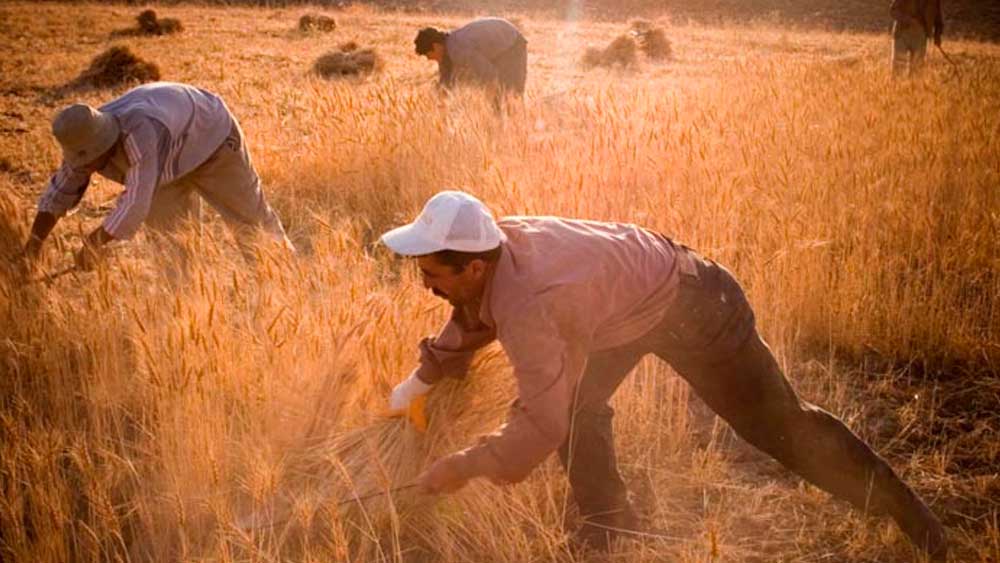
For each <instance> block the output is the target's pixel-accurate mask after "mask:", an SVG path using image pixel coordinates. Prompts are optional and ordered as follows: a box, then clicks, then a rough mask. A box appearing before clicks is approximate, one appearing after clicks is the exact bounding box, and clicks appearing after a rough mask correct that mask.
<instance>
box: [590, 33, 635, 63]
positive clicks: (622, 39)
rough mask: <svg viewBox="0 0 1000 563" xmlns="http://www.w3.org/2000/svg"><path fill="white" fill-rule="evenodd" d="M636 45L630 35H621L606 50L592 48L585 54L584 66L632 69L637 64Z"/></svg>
mask: <svg viewBox="0 0 1000 563" xmlns="http://www.w3.org/2000/svg"><path fill="white" fill-rule="evenodd" d="M636 49H637V46H636V43H635V39H633V38H632V37H631V36H629V35H620V36H618V37H617V38H615V40H614V41H612V42H611V43H610V44H609V45H608V46H607V47H605V48H604V49H597V48H595V47H590V48H588V49H587V50H586V52H584V54H583V65H584V66H585V67H588V68H592V67H596V66H606V67H610V66H615V65H620V66H621V67H623V68H625V67H631V66H633V65H635V63H636V60H637V58H636Z"/></svg>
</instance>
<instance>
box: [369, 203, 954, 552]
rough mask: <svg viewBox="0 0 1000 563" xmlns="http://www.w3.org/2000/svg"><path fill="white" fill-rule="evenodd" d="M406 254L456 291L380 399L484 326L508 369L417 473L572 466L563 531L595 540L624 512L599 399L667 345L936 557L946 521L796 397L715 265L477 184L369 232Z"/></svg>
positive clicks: (426, 373) (751, 437)
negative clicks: (490, 424)
mask: <svg viewBox="0 0 1000 563" xmlns="http://www.w3.org/2000/svg"><path fill="white" fill-rule="evenodd" d="M382 242H383V243H384V244H385V245H386V246H388V247H389V248H390V249H392V250H393V251H394V252H396V253H397V254H400V255H403V256H412V257H416V261H417V265H418V266H419V267H420V271H421V274H422V276H423V283H424V286H425V287H427V288H428V289H430V290H431V291H433V292H434V294H435V295H437V296H439V297H442V298H444V299H447V300H448V301H449V303H450V304H451V305H452V306H453V312H452V316H451V319H450V320H449V321H448V323H447V324H445V326H444V327H443V329H442V330H441V332H440V333H439V334H438V336H436V337H428V338H425V339H423V340H422V341H421V342H420V363H419V365H418V367H417V368H416V369H415V370H414V371H413V373H412V374H411V375H410V376H409V377H408V378H407V379H406V380H404V381H403V382H402V383H400V384H399V385H397V386H396V387H395V388H394V389H393V392H392V394H391V396H390V398H389V407H390V409H391V410H393V411H405V409H407V408H408V407H409V405H410V403H411V402H412V401H413V399H415V398H416V397H418V396H420V395H422V394H425V393H427V392H428V391H429V389H430V388H431V386H432V385H433V384H434V383H435V382H437V381H439V380H440V379H441V378H443V377H462V376H464V374H465V371H466V370H467V368H468V366H469V365H470V362H471V360H472V356H473V354H474V353H475V352H476V350H478V349H480V348H482V347H483V346H485V345H486V344H488V343H490V342H492V341H493V340H498V341H499V342H500V344H501V345H502V346H503V349H504V352H505V353H506V354H507V356H508V357H509V359H510V362H511V365H512V366H513V369H514V376H515V378H516V379H517V386H518V400H517V402H516V403H515V405H514V407H513V408H512V410H511V413H510V416H509V418H508V420H507V422H506V423H505V424H504V425H503V426H502V427H500V428H499V429H498V430H497V431H496V432H495V433H494V434H491V435H489V436H486V437H484V438H482V439H480V440H479V442H478V443H477V444H476V445H475V446H472V447H470V448H468V449H465V450H463V451H460V452H458V453H455V454H452V455H450V456H447V457H444V458H442V459H440V460H438V461H436V462H435V463H434V464H433V465H432V466H431V467H430V468H429V469H427V470H426V471H425V472H424V473H423V474H422V475H421V476H420V477H418V480H417V483H418V484H419V485H420V487H421V488H422V489H423V490H424V491H426V492H429V493H446V492H450V491H454V490H457V489H459V488H460V487H462V486H463V485H464V484H465V483H466V481H468V480H469V479H471V478H474V477H487V478H489V479H491V480H492V481H494V482H497V483H516V482H518V481H521V480H522V479H524V478H525V477H526V476H527V475H528V474H529V473H530V472H531V470H532V469H533V468H534V467H535V466H537V465H538V464H540V463H541V462H542V461H544V460H545V459H546V458H547V457H548V456H549V455H550V454H552V453H553V452H556V451H558V454H559V460H560V462H561V463H562V465H563V467H564V468H565V470H566V472H567V474H568V475H569V481H570V485H571V486H572V489H573V497H574V499H575V501H576V503H577V505H578V506H579V508H580V514H581V516H582V517H583V520H584V524H583V526H581V528H580V530H579V531H578V532H577V534H576V536H575V539H574V544H575V545H577V546H584V547H586V548H593V549H598V550H606V549H608V547H609V543H610V542H611V540H612V539H613V537H614V535H615V534H616V533H618V532H617V530H622V529H628V528H630V527H633V526H634V525H635V516H634V514H633V512H632V508H631V506H630V505H629V501H628V498H627V495H626V487H625V483H624V481H623V480H622V476H621V474H620V473H619V471H618V465H617V462H616V459H615V448H614V440H613V437H612V432H611V430H612V426H611V418H612V415H613V411H612V409H611V407H610V406H609V405H608V400H609V399H610V398H611V396H612V394H614V392H615V390H616V389H617V388H618V386H619V385H620V384H621V382H622V380H623V379H624V378H625V376H627V375H628V374H629V373H630V372H631V371H632V368H634V367H635V366H636V364H637V363H638V362H639V360H640V359H641V358H642V357H643V356H645V355H646V354H656V355H657V356H658V357H659V358H661V359H662V360H664V361H666V362H668V363H669V364H670V365H671V366H672V367H673V368H674V369H675V370H676V371H677V373H678V374H680V376H681V377H683V378H684V379H685V380H687V382H688V383H689V384H690V385H691V386H692V387H693V389H694V390H695V392H696V393H697V394H698V396H699V397H701V398H702V399H703V400H704V401H705V403H707V404H708V405H709V406H710V407H711V408H712V409H713V410H715V412H716V413H718V414H719V415H720V416H722V417H723V418H724V419H726V421H727V422H729V424H730V425H731V426H732V427H733V429H734V430H735V431H736V433H737V434H739V435H740V436H741V437H742V438H744V439H745V440H747V441H748V442H750V443H751V444H753V445H754V446H756V447H757V448H759V449H761V450H762V451H764V452H766V453H768V454H769V455H771V456H772V457H774V458H775V459H777V460H778V461H779V462H781V463H782V464H783V465H784V466H785V467H787V468H788V469H791V470H792V471H794V472H796V473H798V474H799V475H801V476H802V477H804V478H805V479H807V480H808V481H809V482H811V483H813V484H815V485H816V486H818V487H820V488H822V489H824V490H826V491H828V492H830V493H832V494H833V495H835V496H837V497H839V498H842V499H845V500H847V501H849V502H850V503H852V504H853V505H854V506H856V507H857V508H859V509H861V510H865V511H873V512H876V513H877V512H883V513H888V514H889V515H891V516H892V517H893V518H894V519H895V520H896V522H897V523H898V524H899V526H900V528H901V529H902V530H903V532H905V533H906V535H907V536H909V538H910V539H911V540H912V541H913V543H914V544H916V545H917V546H919V547H920V548H923V549H924V550H926V551H927V552H928V553H929V554H931V555H932V556H933V557H935V558H942V559H943V558H944V557H945V553H946V551H947V544H946V539H945V536H944V529H943V527H942V525H941V522H940V521H939V520H938V518H937V517H936V516H935V515H934V513H932V512H931V510H930V509H929V508H928V507H927V505H926V504H924V502H923V501H922V500H921V499H920V498H919V497H918V496H917V495H916V494H915V493H914V492H913V491H912V490H911V489H910V488H909V487H908V486H907V485H906V484H905V483H903V481H902V480H901V479H900V478H899V477H898V476H897V475H896V473H895V472H894V471H893V470H892V468H891V467H889V465H888V464H887V463H886V462H885V460H883V459H882V458H881V457H879V455H878V454H876V453H875V452H874V451H872V449H871V448H870V447H869V446H868V445H867V444H865V443H864V442H863V441H862V440H861V439H860V438H858V437H857V436H856V435H854V434H853V433H852V432H851V431H850V430H849V429H848V428H847V427H846V426H845V425H844V424H843V423H842V422H841V421H840V420H838V419H837V418H836V417H834V416H833V415H831V414H830V413H828V412H826V411H824V410H823V409H821V408H819V407H817V406H815V405H812V404H810V403H808V402H806V401H804V400H802V399H800V398H799V397H798V396H797V395H796V393H795V391H794V390H793V389H792V387H791V385H790V384H789V382H788V380H787V379H786V378H785V375H784V374H783V373H782V371H781V368H780V367H779V366H778V363H777V361H775V359H774V356H773V355H772V353H771V350H770V348H768V346H767V344H765V343H764V341H763V340H762V339H761V336H760V334H758V332H757V328H756V326H755V322H754V313H753V311H752V310H751V308H750V304H749V303H748V302H747V299H746V296H745V295H744V293H743V290H742V289H741V288H740V285H739V283H737V281H736V280H735V279H734V278H733V276H732V275H731V274H730V273H729V272H728V271H727V270H726V269H725V268H723V267H722V266H720V265H718V264H716V263H715V262H712V261H711V260H707V259H705V258H702V257H701V256H699V255H698V254H696V253H695V252H693V251H691V250H690V249H688V248H686V247H684V246H681V245H678V244H676V243H674V242H673V241H671V240H670V239H668V238H666V237H664V236H662V235H660V234H658V233H655V232H653V231H649V230H646V229H643V228H640V227H637V226H635V225H631V224H623V223H603V222H597V221H581V220H574V219H563V218H558V217H506V218H504V219H502V220H500V221H499V222H497V221H494V220H493V217H492V215H491V214H490V212H489V210H488V209H487V208H486V207H485V206H484V205H483V204H482V203H481V202H480V201H479V200H478V199H476V198H474V197H472V196H470V195H468V194H466V193H463V192H456V191H447V192H441V193H439V194H437V195H435V196H434V197H433V198H431V199H430V200H429V201H428V202H427V204H426V206H425V207H424V209H423V211H422V212H421V213H420V215H419V216H418V217H417V219H416V220H415V221H414V222H413V223H411V224H409V225H404V226H402V227H399V228H396V229H393V230H392V231H389V232H387V233H385V234H384V235H382Z"/></svg>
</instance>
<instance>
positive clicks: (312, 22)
mask: <svg viewBox="0 0 1000 563" xmlns="http://www.w3.org/2000/svg"><path fill="white" fill-rule="evenodd" d="M335 29H337V21H336V20H334V19H333V18H331V17H330V16H324V15H317V14H305V15H303V16H302V17H301V18H299V31H302V32H306V33H308V32H310V31H322V32H328V31H333V30H335Z"/></svg>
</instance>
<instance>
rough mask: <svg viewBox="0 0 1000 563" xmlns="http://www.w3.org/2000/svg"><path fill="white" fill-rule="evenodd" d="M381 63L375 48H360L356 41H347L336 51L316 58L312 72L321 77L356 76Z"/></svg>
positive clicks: (373, 69)
mask: <svg viewBox="0 0 1000 563" xmlns="http://www.w3.org/2000/svg"><path fill="white" fill-rule="evenodd" d="M381 64H382V62H381V60H380V59H379V57H378V55H377V54H376V53H375V49H373V48H367V49H360V48H358V44H357V43H355V42H354V41H349V42H347V43H344V44H343V45H341V46H340V48H339V49H337V50H336V51H330V52H329V53H326V54H325V55H323V56H321V57H320V58H318V59H316V62H315V63H313V72H315V73H316V74H318V75H320V76H322V77H323V78H338V77H341V76H356V75H360V74H367V73H369V72H373V71H375V70H377V69H378V68H379V67H381Z"/></svg>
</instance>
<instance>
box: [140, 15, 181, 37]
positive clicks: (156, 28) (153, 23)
mask: <svg viewBox="0 0 1000 563" xmlns="http://www.w3.org/2000/svg"><path fill="white" fill-rule="evenodd" d="M136 22H137V23H138V24H139V31H140V32H142V33H143V34H145V35H169V34H171V33H179V32H181V31H183V30H184V26H183V25H182V24H181V22H180V20H178V19H175V18H162V19H160V18H157V17H156V12H155V11H154V10H144V11H143V12H142V13H141V14H139V16H138V17H137V18H136Z"/></svg>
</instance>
